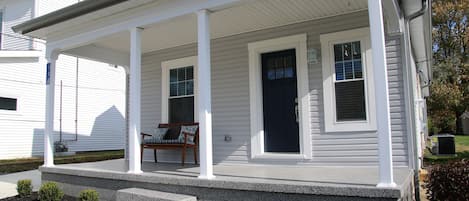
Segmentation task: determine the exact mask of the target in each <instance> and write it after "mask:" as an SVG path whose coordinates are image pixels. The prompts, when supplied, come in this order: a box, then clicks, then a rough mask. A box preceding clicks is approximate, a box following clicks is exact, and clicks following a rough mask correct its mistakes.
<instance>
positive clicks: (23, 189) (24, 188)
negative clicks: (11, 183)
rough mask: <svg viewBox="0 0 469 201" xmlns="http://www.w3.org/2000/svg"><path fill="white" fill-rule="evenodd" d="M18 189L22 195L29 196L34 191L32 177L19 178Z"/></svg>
mask: <svg viewBox="0 0 469 201" xmlns="http://www.w3.org/2000/svg"><path fill="white" fill-rule="evenodd" d="M16 191H18V195H19V196H20V197H22V198H23V197H29V196H31V193H32V192H33V186H32V185H31V179H23V180H18V182H17V183H16Z"/></svg>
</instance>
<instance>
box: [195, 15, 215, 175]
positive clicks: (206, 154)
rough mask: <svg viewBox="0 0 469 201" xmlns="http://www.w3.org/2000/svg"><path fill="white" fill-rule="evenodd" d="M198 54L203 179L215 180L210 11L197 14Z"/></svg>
mask: <svg viewBox="0 0 469 201" xmlns="http://www.w3.org/2000/svg"><path fill="white" fill-rule="evenodd" d="M197 36H198V43H197V52H198V76H199V82H198V88H197V89H198V91H199V101H198V107H199V110H198V113H199V114H198V115H199V133H200V134H199V136H200V139H199V142H200V143H199V144H200V148H199V149H200V175H199V178H201V179H213V178H215V176H213V161H212V154H213V153H212V103H211V99H212V98H211V88H210V87H211V82H210V79H211V76H210V68H211V67H210V20H209V11H208V10H200V11H198V12H197Z"/></svg>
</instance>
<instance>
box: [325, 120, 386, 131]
mask: <svg viewBox="0 0 469 201" xmlns="http://www.w3.org/2000/svg"><path fill="white" fill-rule="evenodd" d="M325 129H326V133H333V132H376V131H377V129H376V126H375V125H374V124H371V123H370V122H343V123H342V122H341V123H335V124H326V127H325Z"/></svg>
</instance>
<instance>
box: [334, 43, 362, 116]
mask: <svg viewBox="0 0 469 201" xmlns="http://www.w3.org/2000/svg"><path fill="white" fill-rule="evenodd" d="M361 56H362V52H361V48H360V41H352V42H346V43H339V44H334V70H335V72H334V74H335V79H334V88H335V103H336V121H338V122H340V121H357V120H366V108H365V105H366V103H365V102H366V101H365V79H364V77H363V71H362V69H363V66H362V65H363V63H362V60H361Z"/></svg>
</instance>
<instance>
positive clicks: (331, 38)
mask: <svg viewBox="0 0 469 201" xmlns="http://www.w3.org/2000/svg"><path fill="white" fill-rule="evenodd" d="M320 41H321V55H322V61H323V62H322V75H323V98H324V122H325V123H324V124H325V131H326V132H356V131H376V106H375V94H374V79H373V67H372V60H371V42H370V29H369V27H365V28H359V29H352V30H346V31H340V32H334V33H328V34H321V35H320ZM355 41H359V42H360V48H361V54H362V75H363V80H364V87H365V89H364V90H365V109H366V120H356V121H337V111H336V97H335V83H336V80H335V77H336V75H335V66H334V65H335V62H334V45H336V44H341V43H349V42H355ZM350 81H352V80H350ZM338 82H342V81H338Z"/></svg>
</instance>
